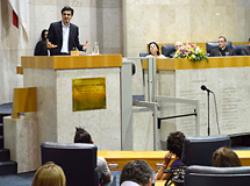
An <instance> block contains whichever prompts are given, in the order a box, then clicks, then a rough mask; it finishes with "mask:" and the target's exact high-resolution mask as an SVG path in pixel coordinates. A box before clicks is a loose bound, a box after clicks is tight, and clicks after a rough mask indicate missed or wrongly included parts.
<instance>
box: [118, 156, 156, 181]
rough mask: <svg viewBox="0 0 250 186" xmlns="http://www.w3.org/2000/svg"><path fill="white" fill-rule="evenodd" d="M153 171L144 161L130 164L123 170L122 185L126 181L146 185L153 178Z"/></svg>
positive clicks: (135, 161)
mask: <svg viewBox="0 0 250 186" xmlns="http://www.w3.org/2000/svg"><path fill="white" fill-rule="evenodd" d="M152 173H153V171H152V169H151V167H150V166H149V165H148V164H147V162H146V161H144V160H134V161H130V162H128V163H127V164H126V165H125V166H124V167H123V169H122V172H121V177H120V184H122V182H124V181H133V182H136V183H137V184H139V185H145V184H148V183H149V182H150V178H152Z"/></svg>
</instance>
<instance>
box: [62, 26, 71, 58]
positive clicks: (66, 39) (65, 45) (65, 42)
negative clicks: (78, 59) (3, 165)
mask: <svg viewBox="0 0 250 186" xmlns="http://www.w3.org/2000/svg"><path fill="white" fill-rule="evenodd" d="M69 28H70V24H69V25H65V24H64V23H63V22H62V32H63V33H62V34H63V43H62V48H61V53H69Z"/></svg>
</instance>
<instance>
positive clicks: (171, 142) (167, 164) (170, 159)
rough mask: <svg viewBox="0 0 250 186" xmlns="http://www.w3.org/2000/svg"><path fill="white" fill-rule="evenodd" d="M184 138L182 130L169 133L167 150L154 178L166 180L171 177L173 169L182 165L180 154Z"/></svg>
mask: <svg viewBox="0 0 250 186" xmlns="http://www.w3.org/2000/svg"><path fill="white" fill-rule="evenodd" d="M184 140H185V135H184V134H183V133H182V132H179V131H177V132H173V133H170V134H169V136H168V139H167V150H168V152H167V154H166V155H165V158H164V164H163V166H162V167H161V168H160V169H159V170H158V172H157V174H156V180H167V182H168V181H169V180H170V179H171V176H172V172H173V170H174V169H175V168H178V167H180V166H183V163H182V161H181V155H182V151H183V143H184Z"/></svg>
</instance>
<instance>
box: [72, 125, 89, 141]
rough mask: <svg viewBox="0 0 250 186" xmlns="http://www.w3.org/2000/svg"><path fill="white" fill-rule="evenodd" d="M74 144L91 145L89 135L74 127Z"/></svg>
mask: <svg viewBox="0 0 250 186" xmlns="http://www.w3.org/2000/svg"><path fill="white" fill-rule="evenodd" d="M74 143H90V144H93V141H92V138H91V136H90V134H89V133H88V132H87V131H86V130H84V129H83V128H80V127H76V132H75V137H74Z"/></svg>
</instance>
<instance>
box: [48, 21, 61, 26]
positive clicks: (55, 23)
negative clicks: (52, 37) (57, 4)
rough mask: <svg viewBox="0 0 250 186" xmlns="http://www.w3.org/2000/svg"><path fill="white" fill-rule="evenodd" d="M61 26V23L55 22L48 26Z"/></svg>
mask: <svg viewBox="0 0 250 186" xmlns="http://www.w3.org/2000/svg"><path fill="white" fill-rule="evenodd" d="M61 24H62V23H61V21H56V22H53V23H51V24H50V26H59V25H61Z"/></svg>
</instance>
